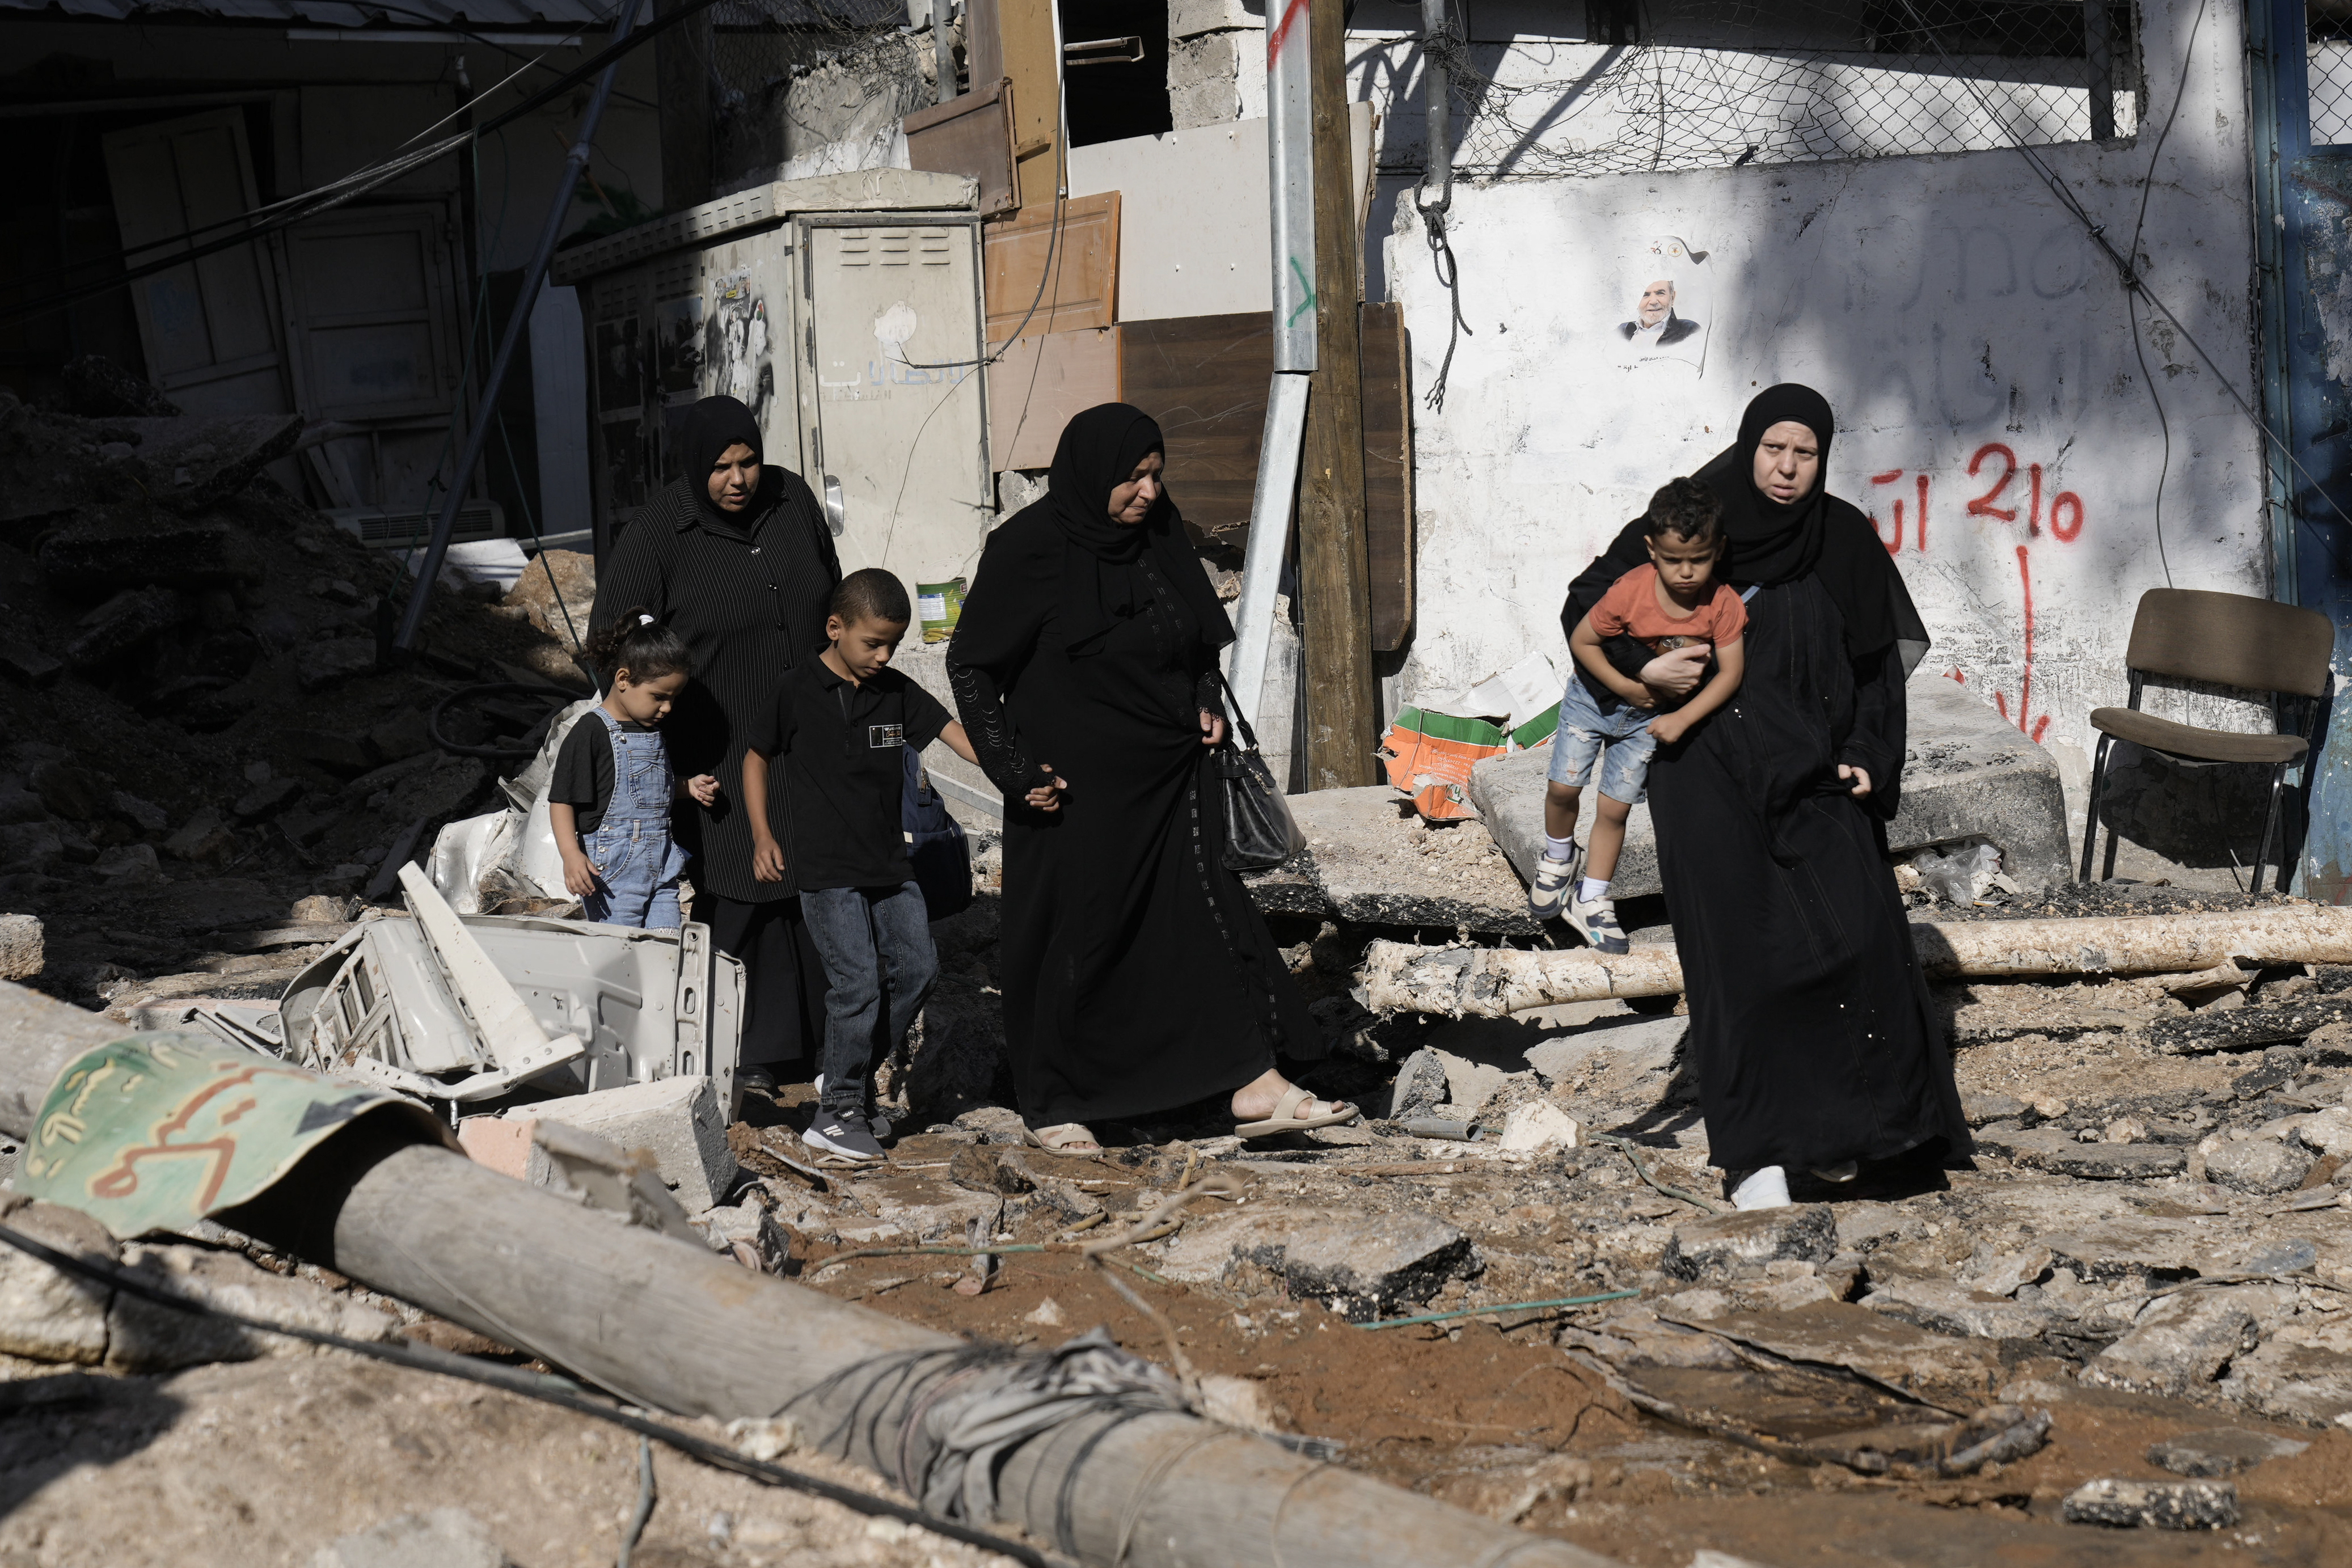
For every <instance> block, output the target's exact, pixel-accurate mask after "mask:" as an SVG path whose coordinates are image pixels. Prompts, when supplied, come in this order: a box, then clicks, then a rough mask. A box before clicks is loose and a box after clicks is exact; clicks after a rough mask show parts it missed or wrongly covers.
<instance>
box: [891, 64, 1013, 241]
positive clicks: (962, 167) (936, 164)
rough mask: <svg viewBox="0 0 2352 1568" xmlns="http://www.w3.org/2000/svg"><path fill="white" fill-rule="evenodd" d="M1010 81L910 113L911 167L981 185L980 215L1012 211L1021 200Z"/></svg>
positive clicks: (909, 159) (908, 152)
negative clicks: (1015, 173)
mask: <svg viewBox="0 0 2352 1568" xmlns="http://www.w3.org/2000/svg"><path fill="white" fill-rule="evenodd" d="M1011 85H1012V84H1011V83H1009V82H1004V81H997V82H993V83H991V84H990V85H989V87H988V88H987V89H986V90H984V91H976V92H968V93H965V94H964V95H963V96H962V97H961V98H953V99H949V100H948V101H947V102H945V103H942V104H936V105H934V106H932V107H931V108H929V109H919V110H916V111H915V112H914V113H912V114H910V115H908V116H907V120H906V131H907V166H908V168H910V169H922V170H929V171H930V172H933V173H940V174H961V175H962V176H964V178H966V179H968V180H974V181H977V182H979V184H980V215H981V216H982V217H984V218H988V217H995V216H998V215H999V214H1004V213H1009V212H1011V211H1013V209H1014V208H1016V207H1018V206H1019V205H1020V204H1021V193H1020V191H1019V190H1018V189H1017V188H1016V187H1015V185H1014V183H1013V121H1012V113H1013V104H1012V92H1011Z"/></svg>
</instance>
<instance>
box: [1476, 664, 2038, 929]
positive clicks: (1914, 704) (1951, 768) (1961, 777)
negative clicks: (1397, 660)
mask: <svg viewBox="0 0 2352 1568" xmlns="http://www.w3.org/2000/svg"><path fill="white" fill-rule="evenodd" d="M1906 696H1907V699H1908V704H1909V723H1910V742H1911V750H1910V755H1909V758H1908V759H1907V760H1906V765H1905V768H1904V773H1903V801H1902V808H1901V810H1898V811H1897V812H1896V813H1895V821H1893V822H1891V823H1889V824H1888V825H1887V831H1886V841H1887V848H1888V849H1889V851H1890V852H1894V853H1897V854H1902V853H1907V852H1911V851H1914V850H1921V849H1926V848H1927V847H1929V846H1931V845H1935V844H1946V843H1952V842H1956V841H1960V840H1964V839H1974V838H1982V839H1985V840H1988V841H1990V842H1992V843H1993V844H1995V845H1997V846H1999V847H2000V851H2001V867H2002V870H2003V871H2004V873H2006V874H2007V875H2008V876H2009V878H2010V880H2011V881H2012V882H2014V883H2017V885H2018V886H2019V887H2020V888H2021V889H2023V890H2025V891H2027V892H2032V893H2038V892H2040V891H2042V889H2043V888H2046V887H2049V886H2052V885H2053V884H2056V883H2063V882H2065V881H2067V880H2068V845H2067V840H2066V809H2065V800H2064V797H2063V794H2062V793H2061V791H2060V789H2059V783H2058V764H2057V762H2056V761H2055V760H2054V759H2053V758H2052V757H2051V756H2050V754H2049V753H2048V752H2047V751H2044V750H2043V749H2042V747H2039V746H2037V745H2035V744H2034V743H2033V742H2032V741H2031V740H2028V739H2027V738H2026V737H2024V736H2023V735H2021V734H2020V733H2019V732H2018V730H2017V728H2016V727H2014V726H2013V725H2010V724H2008V723H2005V722H2003V720H2002V719H2001V717H2000V715H1999V714H1997V713H1995V712H1994V711H1993V710H1992V708H1991V707H1990V706H1987V705H1986V704H1984V703H1981V702H1979V701H1978V700H1977V699H1976V698H1975V697H1974V696H1973V695H1969V692H1968V691H1967V690H1966V689H1964V688H1963V687H1961V686H1959V685H1956V684H1955V683H1953V682H1952V681H1950V680H1948V679H1946V678H1945V677H1943V676H1942V675H1939V674H1931V673H1929V672H1928V671H1927V668H1926V667H1925V666H1924V665H1923V666H1922V667H1921V669H1920V670H1919V671H1918V672H1916V673H1915V674H1913V676H1912V678H1911V681H1910V684H1909V685H1908V686H1907V687H1906ZM1549 765H1550V747H1536V748H1535V749H1534V750H1532V751H1517V752H1513V753H1511V754H1510V755H1508V756H1507V757H1497V758H1490V759H1488V760H1487V761H1485V762H1481V763H1479V764H1478V765H1477V767H1475V768H1473V769H1472V770H1471V774H1470V800H1471V803H1472V804H1473V805H1475V806H1476V807H1477V808H1478V815H1479V819H1480V821H1483V822H1484V823H1485V824H1486V828H1487V830H1488V831H1490V832H1491V833H1492V834H1493V835H1494V838H1495V841H1496V843H1498V844H1499V845H1501V846H1502V849H1503V852H1504V853H1505V854H1506V855H1507V856H1508V857H1509V859H1510V863H1511V865H1512V867H1513V868H1514V869H1515V870H1516V871H1517V873H1518V875H1519V880H1520V881H1521V882H1522V883H1526V882H1531V881H1533V880H1534V877H1535V873H1536V862H1537V861H1538V859H1540V858H1541V857H1542V854H1543V794H1544V783H1545V770H1546V768H1549ZM1587 820H1588V821H1589V820H1590V819H1589V818H1588V819H1587ZM1611 885H1612V891H1613V892H1614V893H1615V894H1616V895H1617V896H1618V897H1619V898H1621V899H1623V898H1638V897H1643V896H1644V895H1647V894H1654V893H1658V892H1661V891H1663V889H1662V887H1661V884H1660V883H1659V881H1658V870H1657V837H1656V832H1655V831H1654V829H1653V827H1652V826H1651V823H1650V810H1649V807H1648V806H1647V805H1646V804H1641V805H1636V806H1635V807H1634V808H1633V814H1632V816H1631V818H1630V819H1629V820H1628V821H1627V824H1626V832H1625V848H1624V852H1623V853H1622V856H1621V857H1620V859H1619V860H1618V862H1617V874H1616V876H1615V877H1614V878H1613V879H1612V884H1611ZM1472 929H1473V930H1483V929H1487V928H1486V927H1484V926H1477V925H1474V926H1473V927H1472Z"/></svg>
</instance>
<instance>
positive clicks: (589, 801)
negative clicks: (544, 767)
mask: <svg viewBox="0 0 2352 1568" xmlns="http://www.w3.org/2000/svg"><path fill="white" fill-rule="evenodd" d="M621 727H622V728H624V729H625V730H628V731H630V732H631V733H633V734H645V733H648V732H650V731H651V730H652V729H653V726H651V725H649V724H638V723H636V722H635V721H634V720H630V719H623V720H622V721H621ZM547 799H548V800H549V802H550V803H551V804H556V805H564V806H569V807H571V808H572V812H573V814H574V816H575V817H576V818H577V820H578V821H579V826H580V835H581V837H583V838H585V837H587V836H588V835H589V834H590V833H593V832H594V831H596V830H597V829H598V828H600V827H602V826H603V825H604V812H605V810H607V809H608V808H610V807H611V805H612V804H613V737H611V736H610V735H609V734H607V733H606V732H605V729H604V720H603V719H601V718H598V717H597V716H595V715H594V714H593V713H583V714H582V715H581V716H580V720H579V722H578V723H576V724H574V725H573V726H572V731H571V733H570V734H568V735H566V736H565V737H563V744H562V747H559V748H558V749H557V750H556V753H555V772H554V774H553V775H552V776H551V777H550V778H549V779H548V781H547Z"/></svg>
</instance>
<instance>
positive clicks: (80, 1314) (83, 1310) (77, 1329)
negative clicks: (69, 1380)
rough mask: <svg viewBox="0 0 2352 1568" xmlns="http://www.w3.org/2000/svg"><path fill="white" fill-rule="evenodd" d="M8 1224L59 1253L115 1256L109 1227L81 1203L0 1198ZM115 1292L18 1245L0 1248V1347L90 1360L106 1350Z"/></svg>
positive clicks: (53, 1358) (33, 1356)
mask: <svg viewBox="0 0 2352 1568" xmlns="http://www.w3.org/2000/svg"><path fill="white" fill-rule="evenodd" d="M0 1205H5V1207H0V1213H5V1214H6V1216H7V1223H8V1224H9V1225H10V1226H12V1227H14V1228H16V1229H18V1230H21V1231H23V1232H24V1233H25V1234H26V1235H27V1236H29V1237H31V1238H32V1239H34V1240H36V1241H38V1242H41V1243H42V1244H44V1245H45V1246H48V1247H53V1248H55V1249H58V1251H60V1252H64V1253H68V1254H70V1255H72V1256H75V1257H80V1258H88V1259H90V1260H93V1261H96V1262H100V1263H112V1262H114V1261H115V1260H117V1258H118V1256H119V1255H120V1249H119V1248H118V1247H117V1245H116V1243H115V1240H114V1238H113V1236H112V1235H110V1233H109V1232H108V1231H107V1229H106V1228H105V1227H104V1226H102V1225H100V1224H99V1222H98V1221H97V1220H95V1219H92V1218H90V1217H89V1215H87V1214H84V1213H83V1212H82V1211H81V1210H79V1209H78V1208H65V1207H59V1206H58V1205H57V1204H53V1203H42V1202H38V1201H27V1200H26V1199H23V1198H13V1197H12V1198H0ZM113 1294H114V1292H113V1291H110V1290H109V1289H107V1288H106V1287H105V1286H103V1285H99V1284H94V1283H92V1282H91V1281H88V1280H83V1279H80V1278H79V1277H77V1276H74V1275H70V1274H66V1273H62V1272H60V1271H59V1270H55V1269H52V1268H50V1267H49V1266H48V1265H47V1263H43V1262H41V1261H39V1260H37V1259H34V1258H32V1257H29V1256H27V1255H26V1254H25V1253H23V1252H19V1251H17V1250H16V1249H15V1248H13V1247H10V1248H0V1352H5V1353H6V1354H10V1355H21V1356H24V1357H25V1358H26V1359H27V1360H30V1361H46V1362H53V1363H55V1362H63V1363H66V1364H71V1365H77V1366H95V1365H97V1364H99V1363H100V1361H101V1360H103V1359H104V1358H105V1355H106V1339H107V1328H106V1313H107V1307H108V1306H109V1304H110V1302H111V1301H112V1299H113Z"/></svg>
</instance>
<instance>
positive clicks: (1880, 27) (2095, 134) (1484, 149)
mask: <svg viewBox="0 0 2352 1568" xmlns="http://www.w3.org/2000/svg"><path fill="white" fill-rule="evenodd" d="M1588 10H1589V12H1590V14H1591V16H1592V17H1593V25H1592V26H1591V29H1590V36H1591V42H1589V43H1586V44H1584V45H1564V46H1559V47H1554V48H1552V49H1551V50H1550V51H1549V53H1548V54H1546V55H1538V53H1537V52H1536V51H1532V50H1529V49H1528V48H1526V47H1523V46H1518V47H1515V46H1507V45H1504V44H1499V43H1498V44H1481V43H1475V42H1470V43H1465V41H1464V39H1463V37H1461V35H1460V34H1459V33H1458V32H1456V33H1455V34H1454V35H1453V36H1450V37H1440V38H1437V39H1433V40H1430V41H1429V43H1428V47H1429V50H1430V53H1431V54H1432V55H1433V57H1436V58H1438V59H1440V60H1442V61H1443V62H1444V65H1445V66H1446V68H1448V71H1449V74H1450V75H1451V78H1452V80H1453V84H1454V112H1455V115H1456V126H1455V135H1456V142H1455V148H1454V169H1455V170H1456V172H1460V173H1464V174H1472V175H1482V174H1483V175H1537V174H1601V173H1618V172H1636V171H1644V170H1669V169H1706V168H1722V167H1726V166H1736V165H1738V164H1744V163H1799V162H1818V161H1822V160H1827V159H1840V158H1880V157H1888V156H1893V155H1896V154H1901V153H1916V152H1971V151H1976V150H1979V149H1985V148H1994V147H2006V146H2011V145H2014V144H2017V143H2020V142H2022V143H2026V144H2038V145H2047V144H2050V143H2053V142H2064V141H2092V140H2105V139H2108V138H2112V137H2117V136H2131V135H2133V134H2135V133H2136V132H2137V130H2138V127H2139V118H2140V114H2141V111H2142V104H2143V98H2142V93H2141V88H2140V70H2139V40H2138V31H2137V22H2136V17H2135V15H2134V7H2133V6H2131V5H2128V4H2122V5H2111V4H2105V3H2102V0H2088V3H2085V4H2073V5H2028V4H2021V3H2019V0H1791V3H1786V4H1760V3H1757V0H1659V3H1655V4H1643V5H1624V4H1609V3H1606V0H1596V3H1594V4H1592V5H1590V6H1589V7H1588ZM1561 65H1574V66H1576V67H1577V69H1576V70H1575V71H1574V72H1573V74H1566V75H1562V74H1559V66H1561ZM2347 78H2352V70H2347Z"/></svg>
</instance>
